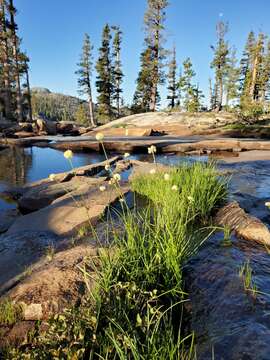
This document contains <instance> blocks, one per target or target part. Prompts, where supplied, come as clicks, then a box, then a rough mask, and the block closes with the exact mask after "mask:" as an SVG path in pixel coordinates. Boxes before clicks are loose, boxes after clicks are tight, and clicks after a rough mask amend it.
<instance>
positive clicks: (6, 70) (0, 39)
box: [0, 0, 12, 119]
mask: <svg viewBox="0 0 270 360" xmlns="http://www.w3.org/2000/svg"><path fill="white" fill-rule="evenodd" d="M8 41H9V38H8V32H7V26H6V2H5V0H0V61H1V65H2V78H3V82H2V85H3V93H4V115H5V117H6V118H8V119H10V118H11V117H12V104H11V102H12V101H11V79H10V77H11V69H10V54H9V44H8Z"/></svg>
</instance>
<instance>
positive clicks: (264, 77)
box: [260, 40, 270, 103]
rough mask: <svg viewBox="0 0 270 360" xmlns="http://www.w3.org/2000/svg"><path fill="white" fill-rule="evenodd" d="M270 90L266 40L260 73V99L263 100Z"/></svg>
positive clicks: (268, 43)
mask: <svg viewBox="0 0 270 360" xmlns="http://www.w3.org/2000/svg"><path fill="white" fill-rule="evenodd" d="M269 92H270V40H268V42H267V48H266V52H265V55H264V58H263V63H262V69H261V74H260V101H261V102H262V103H264V102H265V100H266V99H267V97H269Z"/></svg>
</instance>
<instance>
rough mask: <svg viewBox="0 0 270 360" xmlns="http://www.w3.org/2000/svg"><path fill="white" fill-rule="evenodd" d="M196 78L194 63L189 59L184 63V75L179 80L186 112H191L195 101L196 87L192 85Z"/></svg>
mask: <svg viewBox="0 0 270 360" xmlns="http://www.w3.org/2000/svg"><path fill="white" fill-rule="evenodd" d="M195 76H196V73H195V71H194V70H193V66H192V62H191V59H190V58H187V59H186V60H185V61H184V62H183V74H182V76H181V77H180V79H179V84H178V86H179V88H180V89H181V91H182V94H183V95H184V103H183V106H184V109H185V110H186V111H191V107H192V102H193V99H194V89H195V88H194V85H193V84H192V82H193V78H194V77H195Z"/></svg>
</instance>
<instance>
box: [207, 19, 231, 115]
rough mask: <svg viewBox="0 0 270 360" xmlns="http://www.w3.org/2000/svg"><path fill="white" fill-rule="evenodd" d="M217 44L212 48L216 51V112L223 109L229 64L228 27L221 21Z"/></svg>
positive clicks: (214, 61) (218, 27) (212, 65)
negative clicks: (226, 36) (226, 39)
mask: <svg viewBox="0 0 270 360" xmlns="http://www.w3.org/2000/svg"><path fill="white" fill-rule="evenodd" d="M216 29H217V44H216V46H211V48H212V50H213V51H214V59H213V61H212V63H211V68H213V69H214V70H215V98H216V110H218V111H219V110H221V109H222V103H223V92H224V82H225V77H226V75H227V69H228V62H229V57H228V55H229V45H228V42H227V41H225V35H226V33H227V32H228V25H227V24H225V23H224V22H222V21H220V22H219V23H218V24H217V27H216Z"/></svg>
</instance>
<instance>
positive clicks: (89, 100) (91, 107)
mask: <svg viewBox="0 0 270 360" xmlns="http://www.w3.org/2000/svg"><path fill="white" fill-rule="evenodd" d="M88 96H89V99H88V105H89V114H90V124H91V125H92V126H94V127H95V126H96V123H95V114H94V106H93V98H92V89H91V85H90V79H89V88H88Z"/></svg>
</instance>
